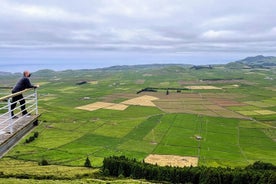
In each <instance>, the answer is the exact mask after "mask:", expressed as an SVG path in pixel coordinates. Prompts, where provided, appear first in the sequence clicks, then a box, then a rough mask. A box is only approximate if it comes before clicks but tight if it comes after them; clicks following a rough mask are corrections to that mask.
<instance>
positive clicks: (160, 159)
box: [145, 154, 198, 167]
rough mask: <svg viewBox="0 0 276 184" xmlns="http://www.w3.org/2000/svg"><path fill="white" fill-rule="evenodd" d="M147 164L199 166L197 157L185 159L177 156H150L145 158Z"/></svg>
mask: <svg viewBox="0 0 276 184" xmlns="http://www.w3.org/2000/svg"><path fill="white" fill-rule="evenodd" d="M145 162H146V163H150V164H157V165H159V166H174V167H186V166H197V165H198V158H197V157H183V156H176V155H155V154H150V155H149V156H147V157H146V158H145Z"/></svg>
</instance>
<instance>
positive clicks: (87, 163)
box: [84, 157, 92, 168]
mask: <svg viewBox="0 0 276 184" xmlns="http://www.w3.org/2000/svg"><path fill="white" fill-rule="evenodd" d="M84 167H89V168H91V167H92V165H91V162H90V160H89V158H88V157H87V158H86V160H85V163H84Z"/></svg>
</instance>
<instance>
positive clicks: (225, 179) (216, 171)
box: [103, 156, 276, 184]
mask: <svg viewBox="0 0 276 184" xmlns="http://www.w3.org/2000/svg"><path fill="white" fill-rule="evenodd" d="M103 173H104V174H105V175H106V176H115V177H130V178H134V179H146V180H150V181H159V182H170V183H204V184H205V183H206V184H208V183H212V184H216V183H218V184H220V183H233V184H238V183H240V184H241V183H250V184H255V183H267V184H275V183H276V167H275V166H274V165H272V164H267V163H263V162H255V163H254V164H253V165H249V166H248V167H246V168H235V169H231V168H222V167H204V166H200V167H184V168H179V167H169V166H167V167H160V166H157V165H152V164H147V163H144V162H138V161H136V160H135V159H128V158H126V157H124V156H120V157H117V156H112V157H109V158H105V159H104V161H103Z"/></svg>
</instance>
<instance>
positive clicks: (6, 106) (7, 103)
mask: <svg viewBox="0 0 276 184" xmlns="http://www.w3.org/2000/svg"><path fill="white" fill-rule="evenodd" d="M20 94H22V95H24V100H25V104H22V105H21V104H20V103H19V101H16V102H13V101H12V97H14V96H17V95H20ZM15 103H17V106H16V107H15V108H14V109H13V112H14V116H12V114H11V105H12V104H15ZM23 105H25V106H26V108H25V109H26V111H28V114H25V115H22V116H21V114H22V112H21V106H23ZM30 114H32V115H34V114H35V115H37V114H38V104H37V89H34V90H32V89H26V90H23V91H20V92H18V93H14V94H11V95H7V96H4V97H1V98H0V135H1V134H4V133H7V132H8V133H11V134H12V133H13V127H14V124H15V123H17V122H20V121H22V119H23V118H26V117H27V116H28V115H30ZM15 116H16V117H17V118H16V119H15V118H13V117H15Z"/></svg>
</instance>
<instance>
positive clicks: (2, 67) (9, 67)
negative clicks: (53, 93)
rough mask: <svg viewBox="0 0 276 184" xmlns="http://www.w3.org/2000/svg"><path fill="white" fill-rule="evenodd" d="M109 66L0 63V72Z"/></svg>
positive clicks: (100, 64) (106, 65) (93, 64)
mask: <svg viewBox="0 0 276 184" xmlns="http://www.w3.org/2000/svg"><path fill="white" fill-rule="evenodd" d="M108 66H110V65H108V64H104V63H98V64H97V63H96V64H95V63H78V62H76V63H68V62H60V63H55V64H53V63H49V64H47V63H42V64H34V63H24V64H15V63H11V64H3V63H0V72H11V73H17V72H22V71H24V70H29V71H31V72H36V71H38V70H44V69H50V70H54V71H62V70H77V69H96V68H104V67H108Z"/></svg>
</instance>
